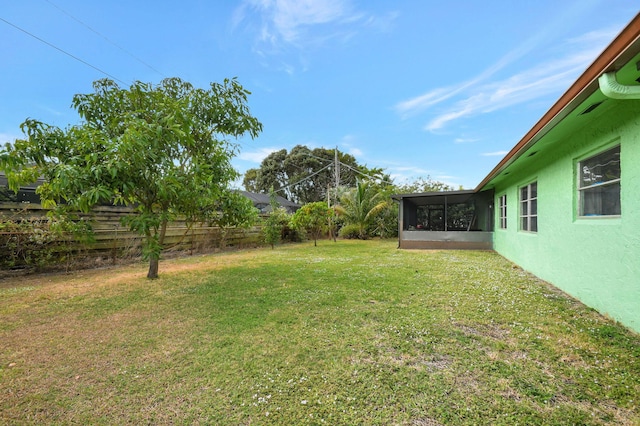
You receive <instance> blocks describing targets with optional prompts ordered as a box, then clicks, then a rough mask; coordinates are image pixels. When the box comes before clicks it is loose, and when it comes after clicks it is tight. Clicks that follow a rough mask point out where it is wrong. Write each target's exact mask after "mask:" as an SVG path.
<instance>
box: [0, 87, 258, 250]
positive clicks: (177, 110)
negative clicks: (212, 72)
mask: <svg viewBox="0 0 640 426" xmlns="http://www.w3.org/2000/svg"><path fill="white" fill-rule="evenodd" d="M93 86H94V93H90V94H78V95H75V96H74V97H73V101H72V105H73V107H74V108H75V109H76V110H77V111H78V114H79V116H80V118H81V119H83V122H82V123H81V124H79V125H77V126H73V127H70V128H68V129H64V130H62V129H59V128H57V127H55V126H49V125H47V124H44V123H41V122H38V121H36V120H32V119H28V120H26V121H25V122H24V123H23V124H22V130H23V132H24V133H25V135H26V139H24V140H18V141H16V143H15V144H14V145H13V146H9V145H8V146H7V147H6V148H5V149H3V150H1V151H0V168H1V169H2V170H5V171H6V173H7V177H8V179H9V182H10V185H11V187H12V189H14V190H17V188H18V187H19V186H20V185H24V184H28V183H32V182H34V181H35V180H36V179H38V178H42V179H44V181H45V184H44V185H42V186H41V187H40V188H39V193H40V195H41V198H42V201H43V203H44V204H48V205H51V206H54V205H57V206H60V203H61V202H64V203H66V204H67V205H68V207H72V208H76V209H79V210H83V211H87V210H89V209H90V208H91V207H92V206H94V205H96V204H104V203H108V204H114V203H127V204H131V205H135V206H136V210H137V212H138V213H139V215H138V216H137V217H136V218H135V219H131V220H130V221H129V226H130V227H131V229H132V230H135V231H137V232H140V233H141V234H143V235H145V241H146V242H145V244H146V248H145V253H147V254H148V255H149V256H150V258H152V259H153V258H154V257H155V259H156V260H157V258H158V256H159V254H160V252H161V250H162V244H163V237H164V236H163V234H162V231H161V230H162V229H164V228H166V223H167V221H168V220H170V219H171V218H172V217H175V216H176V215H184V216H186V217H187V218H188V220H191V221H206V220H208V219H209V218H210V217H211V212H210V210H211V209H212V208H214V207H212V206H220V205H221V204H220V203H219V202H218V201H219V199H220V196H221V195H222V194H226V189H227V187H228V185H229V184H230V182H231V181H233V180H234V179H235V178H236V177H237V172H236V171H235V170H234V169H233V167H232V166H231V157H232V156H233V155H234V152H233V149H234V146H233V145H232V144H230V143H229V142H228V141H227V140H226V138H227V137H229V136H231V137H239V136H241V135H243V134H247V133H248V134H249V135H250V136H251V137H255V136H257V135H258V134H259V132H260V131H261V130H262V124H261V123H260V122H259V121H258V120H257V119H256V118H255V117H252V116H251V115H250V114H249V109H248V107H247V105H246V100H247V94H248V93H249V92H248V91H246V90H245V89H244V88H243V87H242V86H241V85H240V84H239V83H238V82H237V80H235V79H231V80H225V81H224V83H223V84H218V83H212V84H211V86H210V89H209V90H203V89H196V88H194V87H193V86H192V85H191V84H190V83H188V82H184V81H182V80H181V79H179V78H169V79H165V80H163V81H162V82H161V83H160V84H159V85H153V84H150V83H142V82H135V83H133V84H132V85H131V87H129V88H128V89H123V88H120V87H119V86H118V85H117V84H116V83H115V82H113V81H111V80H109V79H103V80H98V81H96V82H94V85H93ZM230 206H231V205H229V206H228V207H230ZM204 207H206V208H204ZM245 207H246V206H245ZM228 212H232V213H228V214H238V215H245V214H246V215H249V216H251V214H252V212H250V211H249V210H248V209H246V208H244V207H242V208H235V207H234V208H231V207H230V209H229V210H228ZM227 221H228V223H232V222H233V220H231V219H228V220H227ZM239 222H242V220H240V221H239Z"/></svg>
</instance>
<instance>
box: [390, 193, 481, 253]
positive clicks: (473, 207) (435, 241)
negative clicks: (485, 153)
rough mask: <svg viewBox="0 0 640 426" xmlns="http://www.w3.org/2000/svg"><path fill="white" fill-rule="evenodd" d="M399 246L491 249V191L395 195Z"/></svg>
mask: <svg viewBox="0 0 640 426" xmlns="http://www.w3.org/2000/svg"><path fill="white" fill-rule="evenodd" d="M393 198H394V199H395V200H396V201H398V203H399V204H400V208H399V213H398V239H399V247H400V248H407V249H411V248H413V249H485V250H490V249H492V243H493V191H483V192H475V191H446V192H423V193H417V194H397V195H394V196H393Z"/></svg>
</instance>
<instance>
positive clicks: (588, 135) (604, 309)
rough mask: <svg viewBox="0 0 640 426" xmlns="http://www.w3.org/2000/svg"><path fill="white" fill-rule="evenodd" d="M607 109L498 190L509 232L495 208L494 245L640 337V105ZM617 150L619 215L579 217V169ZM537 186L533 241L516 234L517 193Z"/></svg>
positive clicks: (616, 104)
mask: <svg viewBox="0 0 640 426" xmlns="http://www.w3.org/2000/svg"><path fill="white" fill-rule="evenodd" d="M607 102H611V103H612V105H613V106H610V107H608V108H607V110H606V111H605V112H604V113H603V114H602V115H601V116H600V117H598V118H595V119H594V120H593V121H591V123H590V124H588V125H587V126H585V127H583V128H582V129H581V130H579V131H577V132H575V133H573V134H571V135H570V136H568V137H564V138H561V139H560V140H557V141H554V143H553V145H549V146H548V147H547V149H541V150H540V152H539V154H537V155H536V158H535V161H534V162H532V163H533V164H531V165H529V166H526V167H514V168H513V170H511V173H510V174H509V175H508V176H507V177H508V179H504V180H503V181H498V182H497V183H496V187H495V196H494V200H495V201H494V203H495V204H494V205H495V206H498V205H499V197H501V196H502V195H504V194H506V195H507V229H500V227H499V209H498V208H497V207H496V208H495V209H494V217H495V223H496V226H495V233H494V239H493V244H494V250H496V251H497V252H499V253H500V254H501V255H503V256H505V257H506V258H508V259H509V260H511V261H513V262H515V263H517V264H518V265H520V266H521V267H522V268H524V269H525V270H527V271H530V272H532V273H533V274H535V275H537V276H538V277H540V278H542V279H544V280H545V281H548V282H550V283H552V284H553V285H555V286H556V287H558V288H560V289H562V290H563V291H565V292H567V293H568V294H570V295H572V296H573V297H576V298H577V299H579V300H581V301H582V302H583V303H585V304H586V305H589V306H591V307H593V308H595V309H596V310H598V311H599V312H601V313H602V314H605V315H609V316H610V317H612V318H614V319H615V320H618V321H620V322H621V323H623V324H625V325H626V326H628V327H629V328H631V329H634V330H636V331H639V332H640V140H639V139H640V101H638V100H633V101H631V100H627V101H614V100H609V101H607ZM617 144H620V149H621V154H620V158H621V178H620V179H621V181H620V182H621V183H620V184H621V190H620V191H621V194H620V198H621V215H620V216H619V217H594V218H580V217H578V214H577V207H578V205H577V201H578V200H577V190H576V186H577V162H578V161H579V160H581V159H584V157H585V156H590V155H594V154H597V153H598V152H600V151H602V150H604V149H606V148H607V147H613V146H615V145H617ZM538 157H539V158H538ZM533 181H537V190H538V198H537V204H538V218H537V220H538V232H535V233H532V232H525V231H521V230H519V228H520V223H519V204H520V203H519V188H520V187H521V186H523V185H527V184H528V183H531V182H533Z"/></svg>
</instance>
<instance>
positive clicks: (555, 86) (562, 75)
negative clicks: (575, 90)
mask: <svg viewBox="0 0 640 426" xmlns="http://www.w3.org/2000/svg"><path fill="white" fill-rule="evenodd" d="M556 21H558V22H555V23H554V24H553V25H550V28H551V29H552V30H553V31H551V33H555V32H557V31H558V28H560V27H561V22H560V21H559V20H558V19H556ZM615 33H616V29H611V28H610V29H604V30H599V31H592V32H589V33H586V34H583V35H582V36H580V37H575V38H571V39H568V40H565V41H564V43H561V44H559V45H557V46H554V47H552V48H548V49H545V50H544V51H545V52H546V51H548V53H547V54H548V55H549V56H548V57H547V58H546V59H544V60H542V61H541V62H540V63H539V64H538V65H537V66H535V67H533V68H529V69H527V70H525V71H522V72H519V73H515V74H512V75H511V76H510V77H507V78H503V79H501V80H497V81H490V78H491V77H492V76H494V75H495V74H496V73H497V72H498V71H500V70H503V69H505V68H506V67H507V66H509V65H511V64H513V63H516V62H517V61H518V60H520V59H521V58H522V57H524V56H525V55H527V54H528V53H530V52H531V51H533V50H534V49H538V48H539V47H540V46H541V45H544V44H545V43H548V42H549V41H550V40H552V35H551V34H550V33H545V32H544V31H542V32H540V33H538V34H534V35H533V36H531V37H530V38H529V39H527V40H525V42H523V43H522V44H521V45H520V46H518V47H517V48H516V49H513V50H512V51H510V52H508V53H507V54H506V55H504V56H503V57H502V58H501V59H499V60H498V61H497V62H496V63H495V64H493V65H492V66H490V67H489V68H487V69H486V70H484V71H483V72H481V73H480V74H479V75H477V76H475V77H473V78H471V79H469V80H467V81H464V82H461V83H459V84H454V85H449V86H445V87H438V88H434V89H431V90H429V91H428V92H426V93H423V94H422V95H419V96H416V97H413V98H410V99H407V100H404V101H401V102H398V103H397V104H396V105H395V110H396V112H398V114H399V115H400V116H401V117H402V118H406V117H408V116H410V115H415V114H417V113H420V112H423V111H424V110H426V109H428V108H430V107H433V106H435V105H438V104H444V105H445V108H444V109H443V110H442V111H441V112H440V113H439V115H437V116H435V117H433V118H431V120H430V121H429V122H428V123H427V125H426V126H425V130H428V131H435V130H438V129H442V128H443V127H445V126H446V125H447V124H448V123H450V122H452V121H455V120H458V119H461V118H463V117H469V116H473V115H477V114H484V113H488V112H492V111H496V110H499V109H503V108H506V107H509V106H512V105H515V104H519V103H522V102H527V101H531V100H533V99H537V98H541V97H543V96H546V95H549V94H552V93H558V92H561V91H562V90H563V89H566V88H568V87H569V85H570V84H571V83H572V82H573V80H574V79H575V78H576V77H577V76H578V75H579V74H580V72H581V71H583V70H584V69H586V67H587V66H588V65H589V64H590V63H591V61H593V60H594V58H595V57H596V56H597V55H598V54H599V53H600V52H601V51H602V49H603V48H604V47H605V46H606V43H607V42H608V41H609V40H611V38H612V37H613V36H614V34H615ZM557 52H561V53H562V54H563V56H562V57H560V58H558V57H551V55H552V54H553V53H556V54H557ZM567 52H568V53H567ZM456 99H457V100H456ZM447 101H454V103H453V104H450V105H447Z"/></svg>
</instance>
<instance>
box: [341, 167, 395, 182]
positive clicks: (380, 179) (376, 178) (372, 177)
mask: <svg viewBox="0 0 640 426" xmlns="http://www.w3.org/2000/svg"><path fill="white" fill-rule="evenodd" d="M340 165H342V166H345V167H346V168H348V169H351V170H353V171H354V172H356V173H359V174H361V175H362V176H364V177H367V178H369V179H374V180H379V181H381V182H384V183H388V184H389V185H393V182H392V181H388V180H386V179H382V178H378V177H375V176H371V175H368V174H366V173H362V172H361V171H360V170H358V169H354V168H353V167H351V166H350V165H348V164H344V163H343V162H340Z"/></svg>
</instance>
